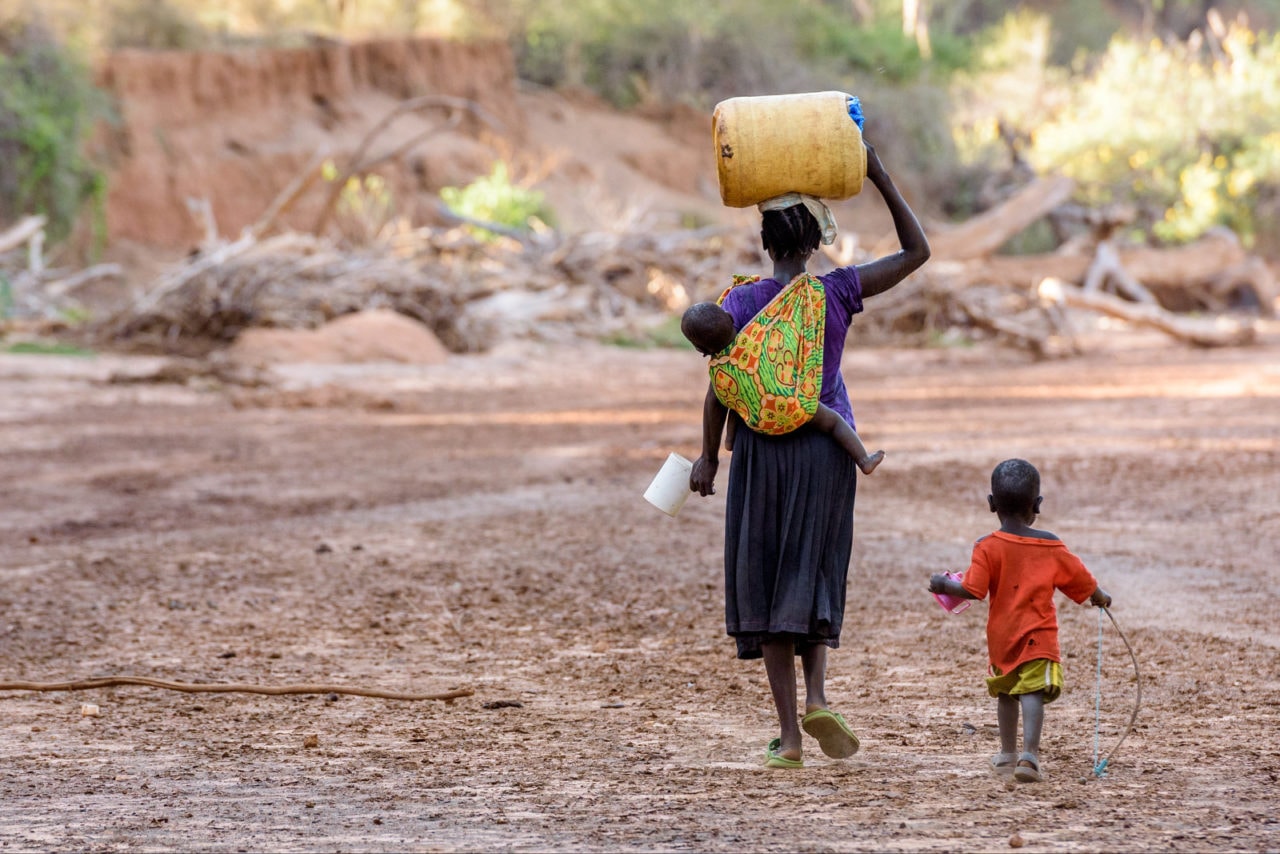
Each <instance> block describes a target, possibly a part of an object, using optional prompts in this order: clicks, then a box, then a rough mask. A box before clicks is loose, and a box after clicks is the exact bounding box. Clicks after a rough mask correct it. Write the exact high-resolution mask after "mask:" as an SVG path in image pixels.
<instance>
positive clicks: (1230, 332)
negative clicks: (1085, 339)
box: [1036, 277, 1257, 347]
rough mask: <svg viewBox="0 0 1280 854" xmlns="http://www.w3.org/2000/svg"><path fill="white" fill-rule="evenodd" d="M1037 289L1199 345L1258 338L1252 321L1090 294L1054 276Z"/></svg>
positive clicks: (1225, 344)
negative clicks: (1192, 313) (1194, 314)
mask: <svg viewBox="0 0 1280 854" xmlns="http://www.w3.org/2000/svg"><path fill="white" fill-rule="evenodd" d="M1036 290H1037V294H1038V295H1039V296H1040V298H1041V299H1043V300H1045V301H1047V302H1050V303H1058V304H1061V305H1065V306H1067V307H1069V308H1083V309H1087V310H1089V311H1096V312H1099V313H1100V314H1105V315H1107V316H1109V317H1114V318H1117V319H1119V320H1123V321H1125V322H1126V323H1129V324H1131V325H1133V326H1138V327H1147V328H1150V329H1158V330H1159V331H1161V332H1163V333H1165V334H1166V335H1169V336H1170V337H1172V338H1176V339H1177V340H1179V341H1183V342H1185V343H1187V344H1192V345H1195V346H1197V347H1231V346H1238V345H1241V344H1251V343H1253V341H1254V340H1256V338H1257V330H1256V328H1255V327H1254V325H1253V324H1252V323H1248V322H1245V321H1240V320H1235V319H1232V318H1228V317H1217V318H1201V317H1183V316H1181V315H1177V314H1174V313H1173V312H1170V311H1165V310H1164V309H1163V308H1160V307H1159V306H1156V305H1147V304H1138V303H1132V302H1127V301H1125V300H1122V299H1120V298H1119V297H1115V296H1112V295H1111V294H1105V293H1101V292H1093V293H1090V292H1088V291H1085V290H1084V289H1083V288H1078V287H1076V286H1075V285H1072V284H1069V283H1067V282H1064V281H1062V280H1061V279H1055V278H1052V277H1050V278H1046V279H1044V280H1043V281H1041V282H1040V285H1039V286H1038V288H1037V289H1036Z"/></svg>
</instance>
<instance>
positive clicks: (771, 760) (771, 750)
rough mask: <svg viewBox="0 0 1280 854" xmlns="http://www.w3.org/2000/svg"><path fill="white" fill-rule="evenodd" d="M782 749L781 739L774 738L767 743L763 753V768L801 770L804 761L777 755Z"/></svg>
mask: <svg viewBox="0 0 1280 854" xmlns="http://www.w3.org/2000/svg"><path fill="white" fill-rule="evenodd" d="M781 749H782V739H780V738H775V739H774V740H773V741H771V742H769V746H768V747H766V748H765V751H764V756H765V759H764V767H766V768H803V767H804V760H801V759H788V758H787V757H785V756H782V755H780V754H779V753H778V751H780V750H781Z"/></svg>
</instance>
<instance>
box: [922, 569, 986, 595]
mask: <svg viewBox="0 0 1280 854" xmlns="http://www.w3.org/2000/svg"><path fill="white" fill-rule="evenodd" d="M929 592H930V593H944V594H946V595H947V596H955V597H957V598H959V599H977V598H978V597H977V596H974V595H973V594H972V593H970V592H969V591H968V590H965V589H964V585H963V584H961V583H960V582H959V581H956V580H955V579H954V578H948V577H947V574H946V573H945V572H935V573H934V574H933V575H931V576H929Z"/></svg>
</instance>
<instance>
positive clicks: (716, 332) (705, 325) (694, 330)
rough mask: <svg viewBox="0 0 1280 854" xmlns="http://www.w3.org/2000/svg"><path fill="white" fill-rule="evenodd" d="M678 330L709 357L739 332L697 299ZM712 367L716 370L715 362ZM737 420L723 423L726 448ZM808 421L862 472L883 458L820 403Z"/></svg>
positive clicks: (716, 309)
mask: <svg viewBox="0 0 1280 854" xmlns="http://www.w3.org/2000/svg"><path fill="white" fill-rule="evenodd" d="M680 331H681V332H683V333H684V337H685V338H687V339H689V343H691V344H692V345H693V346H694V348H695V349H696V350H697V351H698V352H699V353H701V354H702V355H704V356H711V357H715V356H718V355H720V354H721V353H723V352H724V351H725V350H727V349H728V348H729V346H730V345H731V344H732V343H733V341H734V339H735V338H736V337H737V334H738V333H737V331H736V330H735V329H734V326H733V315H731V314H729V312H727V311H725V310H724V309H723V308H721V307H720V306H719V305H717V304H715V303H714V302H700V303H696V304H695V305H692V306H690V307H689V308H688V310H686V311H685V313H684V315H683V316H682V317H681V319H680ZM712 370H713V371H714V370H715V366H714V365H713V366H712ZM737 420H738V419H736V418H730V419H729V421H728V423H727V425H726V430H725V440H724V447H725V450H727V451H732V450H733V438H734V432H735V430H736V429H737ZM808 423H810V424H812V425H813V426H814V427H816V428H817V429H818V430H820V431H822V432H823V433H827V434H830V435H831V436H832V437H833V438H834V439H835V440H836V441H837V442H839V443H840V446H841V447H842V448H844V449H845V451H846V452H848V454H849V456H851V457H853V461H854V462H855V463H857V464H858V468H859V469H861V470H862V473H863V474H871V473H872V472H873V471H875V469H876V466H878V465H880V461H881V460H883V459H884V451H876V452H875V453H874V454H868V453H867V448H866V446H865V445H863V444H862V439H861V438H860V437H859V436H858V434H857V432H855V431H854V429H853V427H851V426H849V422H847V421H845V420H844V419H843V418H841V417H840V415H839V414H838V413H837V412H836V411H835V410H834V409H832V408H830V407H829V406H827V405H825V404H823V403H819V404H818V408H817V411H816V412H814V414H813V418H811V419H810V420H809V422H808Z"/></svg>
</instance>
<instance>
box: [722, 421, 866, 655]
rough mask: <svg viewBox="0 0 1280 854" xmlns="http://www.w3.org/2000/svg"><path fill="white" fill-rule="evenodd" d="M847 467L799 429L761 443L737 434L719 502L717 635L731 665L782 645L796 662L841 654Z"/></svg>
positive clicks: (851, 481)
mask: <svg viewBox="0 0 1280 854" xmlns="http://www.w3.org/2000/svg"><path fill="white" fill-rule="evenodd" d="M856 471H857V468H856V466H855V465H854V462H853V458H852V457H850V456H849V455H848V454H847V453H845V451H844V449H843V448H841V447H840V445H839V444H837V442H836V441H835V439H833V438H832V437H831V436H829V435H827V434H825V433H822V432H820V431H818V430H815V429H813V428H812V427H802V428H801V429H799V430H797V431H795V432H794V433H789V434H787V435H785V436H765V435H762V434H759V433H755V432H753V431H751V430H750V429H747V428H745V427H739V429H738V431H737V435H736V437H735V439H734V448H733V453H732V456H731V462H730V465H729V493H728V496H727V497H726V506H727V510H726V517H725V544H724V587H725V608H724V610H725V629H726V631H727V632H728V633H729V634H730V635H731V636H732V637H733V638H734V639H735V640H736V641H737V644H738V657H739V658H760V656H761V651H760V645H761V643H763V642H765V641H767V640H771V639H778V640H789V641H792V642H794V643H795V644H796V652H797V654H800V653H802V652H803V651H804V650H805V649H806V648H807V647H809V646H810V645H813V644H825V645H826V646H829V647H838V646H839V645H840V628H841V624H842V623H843V622H844V599H845V587H846V584H847V581H848V576H849V557H850V554H851V553H852V550H853V501H854V495H855V493H856V490H857V480H856Z"/></svg>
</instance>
